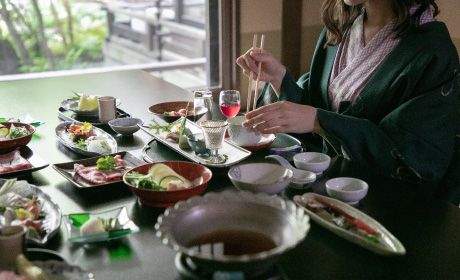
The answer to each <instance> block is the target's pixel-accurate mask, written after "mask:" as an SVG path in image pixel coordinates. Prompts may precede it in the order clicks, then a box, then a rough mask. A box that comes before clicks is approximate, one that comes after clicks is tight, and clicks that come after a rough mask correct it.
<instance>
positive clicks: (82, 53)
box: [0, 0, 108, 73]
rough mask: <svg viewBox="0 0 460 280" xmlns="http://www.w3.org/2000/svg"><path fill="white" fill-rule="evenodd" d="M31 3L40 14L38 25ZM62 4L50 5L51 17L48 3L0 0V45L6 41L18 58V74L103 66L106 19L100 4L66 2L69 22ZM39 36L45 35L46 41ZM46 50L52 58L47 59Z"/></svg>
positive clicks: (61, 1)
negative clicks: (25, 57) (12, 28)
mask: <svg viewBox="0 0 460 280" xmlns="http://www.w3.org/2000/svg"><path fill="white" fill-rule="evenodd" d="M34 1H35V2H36V3H37V7H38V9H39V11H40V15H41V22H42V24H41V25H40V17H39V16H37V12H36V8H34V5H33V2H34ZM65 2H66V1H65V0H55V1H52V3H53V7H54V11H55V13H53V9H52V6H51V5H50V1H49V0H31V1H12V0H0V8H1V9H2V10H3V12H2V13H1V14H0V41H1V40H8V41H9V42H10V43H11V45H12V46H13V47H14V49H15V52H16V54H17V56H18V58H19V68H18V72H19V73H31V72H43V71H51V70H69V69H82V68H87V67H88V66H90V65H95V64H101V63H102V62H103V54H102V43H103V41H104V38H105V36H106V35H107V32H108V30H107V15H106V12H105V11H104V10H103V9H101V4H99V3H91V2H75V1H71V0H69V1H68V3H69V7H70V9H69V10H70V13H71V15H70V19H71V21H69V14H68V10H67V9H66V7H65V5H64V3H65ZM2 4H4V5H5V6H2ZM4 7H6V12H7V14H8V18H9V21H10V22H11V23H12V25H13V27H14V29H15V31H13V32H16V33H17V34H18V35H19V38H20V41H22V45H23V48H24V49H25V51H26V52H27V55H26V56H28V57H29V58H30V64H29V65H28V63H24V61H25V59H24V54H21V51H20V47H21V46H18V40H14V37H13V36H12V31H11V25H8V24H7V22H6V20H5V16H4V13H5V9H4ZM56 16H57V18H58V21H56ZM69 22H70V24H69ZM58 23H59V24H58ZM70 26H71V27H70ZM61 30H62V33H61ZM40 31H42V32H43V33H41V32H40ZM41 34H44V35H45V36H44V37H45V40H43V36H41ZM19 45H21V43H20V42H19ZM46 49H48V51H49V54H51V55H48V56H47V55H46Z"/></svg>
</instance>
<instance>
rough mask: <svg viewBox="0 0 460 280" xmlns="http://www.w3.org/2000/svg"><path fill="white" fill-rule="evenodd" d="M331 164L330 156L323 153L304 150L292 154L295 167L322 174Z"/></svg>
mask: <svg viewBox="0 0 460 280" xmlns="http://www.w3.org/2000/svg"><path fill="white" fill-rule="evenodd" d="M330 164H331V157H329V156H328V155H326V154H323V153H316V152H304V153H299V154H296V155H295V156H294V165H295V167H297V168H299V169H303V170H308V171H311V172H313V173H315V174H316V175H317V176H319V175H322V174H323V171H324V170H326V169H327V168H328V167H329V165H330Z"/></svg>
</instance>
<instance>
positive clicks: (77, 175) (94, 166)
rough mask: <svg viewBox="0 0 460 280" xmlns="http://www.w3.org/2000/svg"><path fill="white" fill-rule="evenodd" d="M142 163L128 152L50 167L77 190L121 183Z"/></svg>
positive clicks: (142, 162)
mask: <svg viewBox="0 0 460 280" xmlns="http://www.w3.org/2000/svg"><path fill="white" fill-rule="evenodd" d="M142 164H145V162H144V161H142V160H140V159H138V158H136V157H135V156H133V155H132V154H130V153H129V152H119V153H115V154H110V155H106V156H103V157H93V158H88V159H84V160H78V161H72V162H66V163H57V164H53V165H52V167H53V168H54V169H55V170H56V171H57V172H58V173H59V174H61V175H62V176H64V177H65V178H66V179H67V180H69V181H70V182H72V183H73V184H74V185H75V186H77V187H78V188H93V187H98V186H105V185H109V184H114V183H119V182H123V175H124V174H125V173H126V171H128V170H129V169H131V168H132V167H136V166H139V165H142Z"/></svg>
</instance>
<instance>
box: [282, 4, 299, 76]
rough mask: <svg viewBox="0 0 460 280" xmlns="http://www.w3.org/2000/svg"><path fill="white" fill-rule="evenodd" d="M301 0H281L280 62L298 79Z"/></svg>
mask: <svg viewBox="0 0 460 280" xmlns="http://www.w3.org/2000/svg"><path fill="white" fill-rule="evenodd" d="M301 30H302V1H298V0H295V1H293V0H283V12H282V26H281V63H282V64H283V65H284V66H286V67H287V68H288V69H289V71H290V72H291V74H292V76H293V77H294V78H296V79H298V78H299V77H300V75H301V73H300V65H301V63H302V62H301V61H300V59H299V58H300V55H301V53H300V46H301V37H302V32H301Z"/></svg>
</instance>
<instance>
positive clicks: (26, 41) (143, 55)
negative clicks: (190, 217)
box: [0, 0, 235, 90]
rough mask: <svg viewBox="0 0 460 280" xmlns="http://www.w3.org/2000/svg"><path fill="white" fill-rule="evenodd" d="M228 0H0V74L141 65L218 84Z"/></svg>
mask: <svg viewBox="0 0 460 280" xmlns="http://www.w3.org/2000/svg"><path fill="white" fill-rule="evenodd" d="M234 1H235V0H232V1H225V0H219V1H205V0H154V1H147V0H125V1H114V0H108V1H107V0H106V1H96V0H94V1H74V0H61V1H56V0H54V1H50V0H21V1H13V0H0V6H1V7H0V16H1V17H0V75H1V76H0V81H2V80H3V81H5V80H13V79H30V78H37V77H52V76H62V75H72V74H81V73H91V72H104V71H115V70H124V69H143V70H146V71H148V72H150V73H151V74H152V75H155V76H158V77H160V78H162V79H165V80H167V81H170V82H171V83H174V84H177V85H178V86H181V87H184V88H188V89H195V88H203V87H207V88H212V89H215V90H218V89H219V88H221V87H225V86H226V85H225V84H226V83H227V84H228V83H229V82H230V81H231V78H228V77H227V76H230V77H231V76H232V75H225V76H224V75H222V73H223V72H224V71H225V72H229V71H231V69H230V70H229V66H228V65H229V62H228V61H234V60H232V59H233V58H232V56H231V52H232V48H224V49H222V48H221V46H225V45H228V42H229V41H230V39H231V38H230V36H232V35H231V34H232V33H231V31H232V28H231V26H230V27H229V26H228V25H231V24H232V22H233V21H234V20H233V19H232V18H233V12H232V11H233V10H232V7H233V6H234V3H233V2H234ZM37 30H38V32H37ZM222 30H226V34H222ZM227 31H228V32H227ZM229 38H230V39H229ZM225 67H226V68H227V69H224V68H225Z"/></svg>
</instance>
